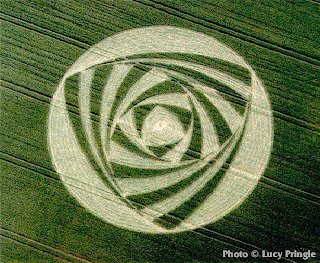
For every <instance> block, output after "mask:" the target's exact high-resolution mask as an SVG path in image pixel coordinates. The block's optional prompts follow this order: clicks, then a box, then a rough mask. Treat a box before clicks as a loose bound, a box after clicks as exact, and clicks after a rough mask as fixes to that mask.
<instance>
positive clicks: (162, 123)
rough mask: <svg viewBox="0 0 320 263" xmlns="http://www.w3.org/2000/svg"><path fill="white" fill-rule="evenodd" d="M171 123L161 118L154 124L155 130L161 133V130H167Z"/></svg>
mask: <svg viewBox="0 0 320 263" xmlns="http://www.w3.org/2000/svg"><path fill="white" fill-rule="evenodd" d="M169 126H170V125H169V123H168V121H166V120H161V121H158V122H157V123H156V124H155V125H154V126H153V131H154V132H157V133H160V132H166V131H167V130H168V129H169V128H170V127H169Z"/></svg>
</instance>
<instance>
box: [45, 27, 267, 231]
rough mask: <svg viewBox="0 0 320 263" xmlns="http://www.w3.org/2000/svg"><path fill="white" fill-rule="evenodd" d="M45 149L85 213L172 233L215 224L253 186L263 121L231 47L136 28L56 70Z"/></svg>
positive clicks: (262, 96) (254, 85)
mask: <svg viewBox="0 0 320 263" xmlns="http://www.w3.org/2000/svg"><path fill="white" fill-rule="evenodd" d="M208 65H209V66H208ZM232 70H240V71H241V72H243V74H244V75H247V76H248V81H246V80H245V77H244V78H243V79H239V78H238V77H236V76H232ZM72 105H73V106H78V108H79V115H77V114H74V111H75V107H72ZM97 112H98V113H97ZM77 116H79V120H78V119H77V118H78V117H77ZM48 144H49V149H50V152H51V156H52V163H53V165H54V167H55V169H56V171H57V172H58V173H59V174H60V176H61V178H62V181H63V182H64V184H65V186H66V187H67V189H68V190H69V191H70V193H71V194H72V195H73V196H74V197H76V199H77V200H78V201H79V202H80V203H81V204H82V205H83V206H84V207H85V208H87V209H88V210H89V211H91V212H92V213H93V214H95V215H96V216H98V217H100V218H101V219H103V220H105V221H106V222H108V223H111V224H113V225H116V226H119V227H122V228H126V229H130V230H134V231H141V232H148V233H168V232H180V231H185V230H190V229H194V228H198V227H201V226H203V225H206V224H209V223H212V222H214V221H216V220H218V219H219V218H221V217H223V216H224V215H226V214H228V213H229V212H230V211H232V210H233V209H234V208H236V207H237V206H238V205H239V204H241V203H242V202H243V201H244V200H245V199H246V198H247V196H248V195H249V194H250V193H251V192H252V191H253V189H254V188H255V186H256V184H257V182H258V180H259V178H260V176H261V175H262V173H263V172H264V170H265V168H266V165H267V163H268V159H269V155H270V152H271V145H272V114H271V110H270V104H269V101H268V97H267V94H266V92H265V90H264V88H263V86H262V83H261V82H260V80H259V79H258V78H257V76H256V74H255V72H254V71H253V69H252V68H251V67H250V66H249V65H248V64H247V63H246V62H245V61H244V60H243V58H242V57H241V56H239V55H238V54H236V53H235V52H234V51H233V50H232V49H230V48H228V47H227V46H225V45H224V44H222V43H220V42H219V41H217V40H216V39H214V38H213V37H210V36H207V35H204V34H202V33H198V32H195V31H191V30H187V29H182V28H177V27H169V26H155V27H145V28H139V29H133V30H129V31H124V32H121V33H118V34H115V35H113V36H110V37H108V38H106V39H105V40H103V41H102V42H100V43H98V44H97V45H95V46H93V47H92V48H91V49H89V50H88V51H87V52H85V53H84V54H83V55H82V56H81V57H80V58H79V59H78V60H77V61H76V62H75V63H74V65H73V66H72V67H71V68H70V69H69V70H68V71H67V73H66V74H65V76H64V77H63V79H62V81H61V82H60V84H59V86H58V88H57V90H56V92H55V94H54V96H53V98H52V103H51V109H50V115H49V122H48Z"/></svg>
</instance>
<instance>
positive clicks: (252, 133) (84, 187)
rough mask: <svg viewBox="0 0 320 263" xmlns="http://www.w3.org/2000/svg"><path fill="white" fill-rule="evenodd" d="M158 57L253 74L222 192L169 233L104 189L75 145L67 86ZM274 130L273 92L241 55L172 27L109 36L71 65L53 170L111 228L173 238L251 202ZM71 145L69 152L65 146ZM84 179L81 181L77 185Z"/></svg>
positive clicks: (54, 113) (51, 124)
mask: <svg viewBox="0 0 320 263" xmlns="http://www.w3.org/2000/svg"><path fill="white" fill-rule="evenodd" d="M163 40H165V41H163ZM128 42H129V43H128ZM156 52H158V53H159V52H160V53H161V52H168V53H169V52H177V53H192V54H198V55H204V56H208V57H214V58H218V59H223V60H227V61H229V62H231V63H234V64H238V65H240V66H242V67H245V68H246V69H248V71H249V72H250V74H251V77H252V78H251V79H252V101H251V109H250V112H249V114H248V122H247V124H246V127H245V131H244V135H243V139H242V143H241V145H240V147H239V150H238V153H237V155H236V157H235V160H234V161H233V162H232V164H231V165H230V167H229V169H228V171H227V172H226V174H225V177H224V178H223V179H222V182H221V183H220V184H219V186H218V187H217V188H218V189H217V190H215V192H214V193H213V194H211V195H210V196H209V197H208V198H207V199H206V200H205V201H204V203H205V204H204V205H202V207H201V209H202V213H201V211H200V213H198V214H199V216H198V217H193V218H192V219H191V220H185V221H183V222H182V223H181V225H180V226H179V227H177V228H174V229H164V228H161V227H159V226H157V225H156V224H155V223H153V222H151V221H150V220H151V219H152V216H151V214H152V212H151V211H150V216H149V215H148V214H144V215H140V214H139V213H137V212H136V211H135V210H133V209H131V208H128V207H126V206H125V205H124V204H123V203H122V200H121V199H119V197H117V196H114V194H113V193H112V191H110V189H108V188H107V187H105V186H104V184H103V183H102V181H101V179H99V178H98V176H97V175H96V174H95V171H94V170H93V169H92V167H90V164H89V163H88V161H87V160H86V156H85V153H84V152H83V151H82V150H81V148H80V147H79V145H76V143H75V142H76V141H77V140H76V137H75V133H74V131H73V130H72V128H71V126H70V120H69V119H68V116H67V109H66V101H65V97H64V82H65V80H66V79H67V78H68V77H69V76H71V75H73V74H76V73H78V72H80V71H82V70H85V69H88V68H90V67H92V66H94V65H97V64H101V63H106V62H109V61H114V60H116V59H117V58H125V57H127V56H129V55H136V54H143V53H156ZM272 127H273V123H272V113H271V108H270V103H269V100H268V96H267V93H266V92H265V90H264V88H263V85H262V83H261V81H260V80H259V79H258V78H257V76H256V74H255V73H254V71H253V69H252V68H251V67H250V66H249V65H248V64H247V63H246V62H245V61H244V60H243V58H242V57H241V56H239V55H237V54H236V53H235V52H234V51H233V50H232V49H230V48H228V47H227V46H226V45H224V44H223V43H221V42H219V41H217V40H216V39H214V38H213V37H211V36H207V35H205V34H203V33H198V32H195V31H192V30H189V29H182V28H178V27H171V26H151V27H143V28H138V29H131V30H128V31H123V32H120V33H117V34H114V35H112V36H110V37H107V38H106V39H104V40H103V41H101V42H99V43H98V44H96V45H95V46H93V47H92V48H90V49H89V50H88V51H86V52H85V53H84V54H83V55H82V56H81V57H80V58H79V59H78V60H77V61H76V62H75V63H74V64H73V65H72V66H71V68H70V69H69V70H68V71H67V72H66V74H65V75H64V77H63V79H62V80H61V82H60V84H59V86H58V88H57V90H56V92H55V93H54V95H53V97H52V102H51V107H50V113H49V118H48V144H49V151H50V154H51V157H52V163H53V166H54V168H55V170H56V171H57V172H58V173H59V174H60V176H61V179H62V181H63V183H64V184H65V186H66V188H67V189H68V191H69V192H70V193H71V194H72V195H73V196H74V197H75V198H76V199H77V200H78V202H79V203H80V204H82V205H83V206H84V207H85V208H86V209H88V210H89V211H90V212H91V213H93V214H94V215H96V216H98V217H99V218H101V219H103V220H104V221H106V222H108V223H111V224H113V225H116V226H118V227H121V228H125V229H129V230H133V231H139V232H146V233H173V232H181V231H185V230H191V229H195V228H199V227H201V226H204V225H207V224H209V223H212V222H214V221H216V220H218V219H220V218H222V217H223V216H225V215H226V214H228V213H229V212H231V211H232V210H233V209H235V208H236V207H238V206H239V205H240V204H241V203H242V202H243V201H244V200H245V199H246V198H247V197H248V195H249V194H250V193H251V192H252V191H253V190H254V188H255V187H256V185H257V183H258V181H259V179H260V177H261V175H262V174H263V172H264V170H265V168H266V166H267V164H268V161H269V157H270V153H271V148H272V141H273V129H272ZM62 134H64V139H65V141H64V142H61V135H62ZM259 138H261V140H259ZM66 144H67V145H68V147H65V146H66ZM252 144H253V145H254V144H255V145H259V148H255V149H254V151H252ZM63 156H68V158H63ZM75 160H77V162H75ZM79 164H80V165H79ZM79 177H81V181H79V180H77V178H79ZM232 183H233V184H237V185H238V186H239V187H237V188H236V189H238V190H239V191H238V192H232V191H231V190H226V189H229V188H228V186H230V185H232ZM222 190H224V191H222ZM230 193H231V194H232V197H233V199H234V200H233V201H234V202H232V204H231V205H230V203H229V204H228V206H227V207H226V206H225V205H226V204H225V203H224V202H223V201H222V202H221V200H227V199H228V198H230V195H229V194H230ZM217 196H218V197H219V198H217ZM236 197H237V198H236ZM210 200H211V201H210ZM212 200H215V202H213V201H212ZM101 204H103V205H101ZM214 205H215V206H218V207H220V212H219V213H210V211H212V208H213V206H214ZM121 206H123V207H122V209H119V208H120V207H121ZM200 219H201V220H200Z"/></svg>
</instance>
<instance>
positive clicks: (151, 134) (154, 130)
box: [141, 106, 184, 147]
mask: <svg viewBox="0 0 320 263" xmlns="http://www.w3.org/2000/svg"><path fill="white" fill-rule="evenodd" d="M183 136H184V130H183V127H182V124H181V122H180V120H179V118H178V117H177V115H175V114H174V113H173V112H170V111H169V110H167V109H166V108H164V107H162V106H156V107H155V108H154V109H153V110H152V111H151V112H150V113H149V114H148V116H147V117H146V118H145V120H144V122H143V125H142V129H141V137H142V139H143V140H144V141H145V143H146V145H148V146H155V147H157V146H162V145H169V144H173V143H176V142H178V141H180V140H181V139H182V137H183Z"/></svg>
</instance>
